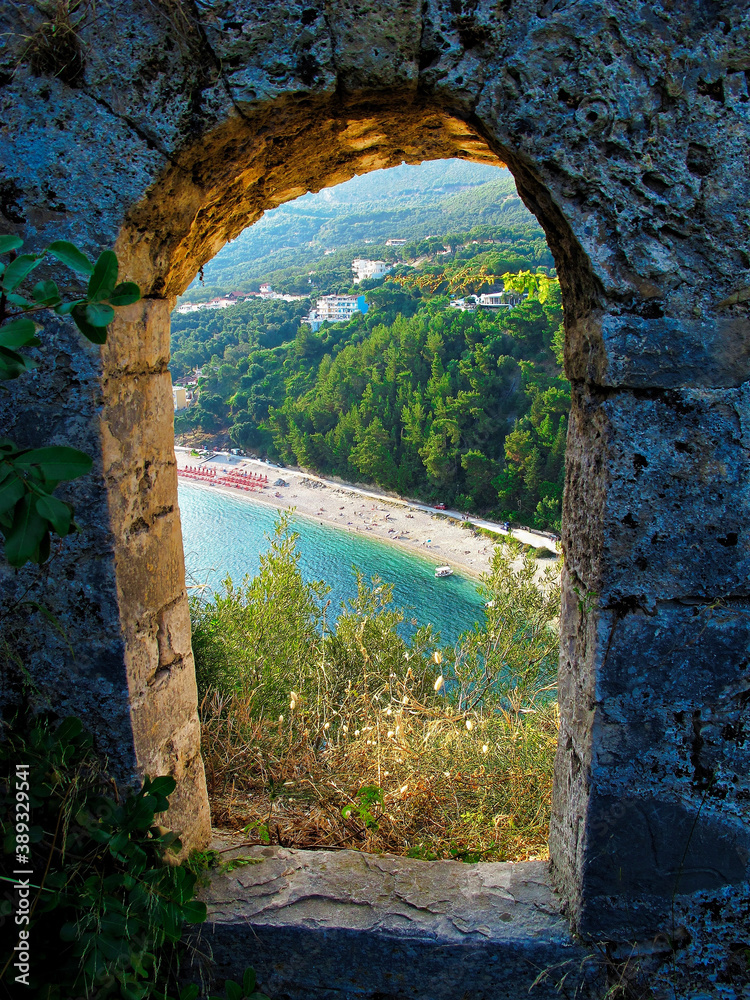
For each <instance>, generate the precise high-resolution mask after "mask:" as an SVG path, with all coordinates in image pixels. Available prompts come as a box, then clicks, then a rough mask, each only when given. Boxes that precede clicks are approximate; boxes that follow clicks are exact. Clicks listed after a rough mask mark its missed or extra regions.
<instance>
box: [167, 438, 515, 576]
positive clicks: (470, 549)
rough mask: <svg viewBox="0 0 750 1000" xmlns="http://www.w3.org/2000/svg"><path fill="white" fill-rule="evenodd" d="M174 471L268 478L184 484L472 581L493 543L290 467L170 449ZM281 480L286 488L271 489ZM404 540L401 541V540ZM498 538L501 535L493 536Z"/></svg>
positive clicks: (417, 510) (402, 504) (441, 519)
mask: <svg viewBox="0 0 750 1000" xmlns="http://www.w3.org/2000/svg"><path fill="white" fill-rule="evenodd" d="M175 458H176V461H177V468H178V470H182V469H184V468H185V467H186V466H188V465H190V466H198V467H199V468H206V469H216V471H217V474H222V473H225V472H230V471H231V472H238V471H244V472H248V473H253V474H254V475H259V474H260V475H265V476H268V485H267V486H266V487H265V488H264V489H256V490H253V491H252V492H250V493H245V492H244V491H241V490H238V489H236V488H235V487H232V486H223V485H220V484H216V485H211V484H209V483H208V482H206V481H201V480H200V479H188V480H185V481H187V482H189V483H191V484H192V485H196V486H201V487H203V488H204V489H210V490H213V491H219V492H222V493H225V494H226V495H227V496H233V497H237V498H239V499H242V500H245V499H249V500H252V501H254V502H257V503H262V504H264V505H266V506H270V507H275V508H276V509H277V510H290V509H291V508H295V511H294V513H295V515H299V516H301V517H305V518H307V519H308V520H311V521H314V522H316V523H318V524H327V525H329V526H330V527H333V528H337V529H339V530H342V531H348V532H349V533H351V534H360V535H363V536H365V537H369V538H373V539H376V540H378V541H382V542H386V543H388V544H389V545H395V546H397V547H399V548H401V549H403V550H404V551H408V552H410V553H411V554H413V555H417V556H420V557H421V558H422V559H424V560H425V561H426V562H429V563H432V564H433V566H434V567H437V566H445V565H448V566H451V568H452V569H453V570H454V571H455V570H458V571H459V572H460V573H461V574H463V575H465V576H469V577H471V578H472V579H473V580H475V581H478V580H479V578H480V577H481V575H482V574H483V573H485V572H487V571H488V570H489V568H490V560H491V557H492V550H493V547H494V542H493V540H492V539H491V538H488V537H487V536H485V535H479V534H475V533H474V532H473V531H470V530H467V529H466V528H462V527H460V525H459V524H458V522H457V521H455V520H454V519H452V518H450V517H446V516H441V515H442V513H443V512H442V511H441V512H437V511H432V512H430V510H429V508H426V509H425V508H423V507H422V506H421V505H416V504H411V503H409V502H408V501H405V500H401V499H395V498H390V497H385V496H380V495H377V494H374V493H370V492H369V491H365V490H360V489H359V488H357V487H348V486H344V485H343V484H340V483H335V482H332V481H322V480H321V479H320V478H319V477H316V476H311V475H307V474H306V473H302V472H298V471H296V470H292V469H279V468H276V467H274V466H271V465H269V464H268V463H266V462H262V461H260V460H259V459H249V458H242V457H240V456H234V455H232V456H226V455H224V454H214V455H213V456H211V457H210V458H200V459H199V458H196V457H195V456H191V454H190V451H189V449H186V448H175ZM278 479H281V480H283V482H284V483H286V484H287V485H285V486H281V485H279V486H277V485H274V483H275V481H276V480H278ZM404 536H406V537H404ZM499 537H501V533H499Z"/></svg>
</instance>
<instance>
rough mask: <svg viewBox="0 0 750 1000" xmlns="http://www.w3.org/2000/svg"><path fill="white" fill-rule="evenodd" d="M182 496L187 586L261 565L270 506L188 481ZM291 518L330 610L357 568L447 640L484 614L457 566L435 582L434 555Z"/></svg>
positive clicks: (305, 567)
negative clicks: (326, 591) (322, 583)
mask: <svg viewBox="0 0 750 1000" xmlns="http://www.w3.org/2000/svg"><path fill="white" fill-rule="evenodd" d="M179 502H180V513H181V516H182V537H183V544H184V547H185V569H186V573H187V583H188V587H190V586H196V585H197V586H201V585H206V584H207V585H208V587H209V588H212V589H218V588H219V587H220V585H221V582H222V580H223V579H224V578H225V577H226V575H227V574H229V575H230V576H231V577H232V579H233V580H234V581H235V583H237V582H239V581H241V580H242V578H243V577H244V576H245V575H246V574H248V573H249V574H250V575H251V576H252V575H254V574H255V573H256V572H257V571H258V566H259V558H258V557H259V555H260V553H261V552H264V551H265V550H266V549H267V548H268V538H267V535H270V534H272V533H273V526H274V522H275V520H276V518H277V512H276V511H275V510H274V509H273V508H272V507H269V506H267V505H265V504H261V503H254V502H253V501H252V500H251V499H245V498H243V499H241V500H240V499H239V498H235V497H232V496H228V495H227V494H224V493H219V492H218V491H217V492H213V491H212V490H207V489H205V488H202V487H200V486H195V485H193V484H192V483H190V482H186V481H185V480H180V483H179ZM293 524H294V529H295V530H296V531H297V532H298V533H299V536H300V537H299V542H298V546H299V550H300V553H301V559H300V565H301V568H302V573H303V576H304V577H305V578H306V579H308V580H321V579H322V580H325V581H326V583H327V584H328V585H329V586H330V587H331V593H330V595H329V597H330V598H331V607H332V608H340V607H341V603H342V601H345V600H346V599H347V598H350V597H353V596H354V593H355V591H356V577H355V573H354V568H353V567H354V566H357V567H359V569H360V570H362V571H363V572H364V574H365V576H366V577H368V578H369V577H372V576H374V575H377V576H379V577H380V578H381V579H382V580H384V581H385V582H386V583H392V584H393V585H394V586H393V595H394V604H395V605H396V606H399V607H402V608H405V609H407V618H414V619H416V621H417V622H418V623H419V624H420V625H424V624H428V623H429V624H431V625H432V626H433V628H434V629H435V630H436V631H439V632H440V635H441V638H442V641H443V642H444V643H454V642H455V641H456V639H457V638H458V636H459V635H460V634H461V632H464V631H466V630H467V629H470V628H472V627H473V625H474V622H475V621H481V620H482V618H483V602H482V599H481V597H480V596H479V594H478V593H477V589H476V586H477V585H476V582H475V581H473V580H472V579H469V578H465V577H461V576H460V574H459V573H458V572H454V574H453V576H451V577H448V578H446V579H443V580H436V579H435V575H434V574H435V561H434V559H431V560H428V559H423V558H421V557H420V556H418V555H412V554H411V553H410V552H406V551H404V550H403V549H401V548H399V547H397V546H395V545H388V544H387V543H386V542H382V541H379V540H376V539H371V538H363V537H362V536H361V535H356V534H353V533H351V532H348V531H341V530H340V529H337V528H330V527H328V526H327V525H325V524H318V523H317V522H315V521H312V520H309V519H307V518H305V517H301V516H299V517H295V518H294V521H293Z"/></svg>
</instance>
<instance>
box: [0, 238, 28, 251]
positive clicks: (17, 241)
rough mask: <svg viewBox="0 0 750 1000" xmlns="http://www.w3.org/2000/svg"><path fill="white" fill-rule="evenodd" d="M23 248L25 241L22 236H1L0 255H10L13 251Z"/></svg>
mask: <svg viewBox="0 0 750 1000" xmlns="http://www.w3.org/2000/svg"><path fill="white" fill-rule="evenodd" d="M22 246H23V240H22V239H21V237H20V236H10V235H8V234H5V235H3V236H0V253H9V252H10V251H11V250H18V248H19V247H22Z"/></svg>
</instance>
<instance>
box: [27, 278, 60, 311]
mask: <svg viewBox="0 0 750 1000" xmlns="http://www.w3.org/2000/svg"><path fill="white" fill-rule="evenodd" d="M31 294H32V296H33V297H34V301H35V302H38V303H39V305H43V306H56V305H58V304H59V303H60V302H61V297H60V289H59V288H58V287H57V282H55V281H39V282H37V284H36V285H34V287H33V288H32V290H31Z"/></svg>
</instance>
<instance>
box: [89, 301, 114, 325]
mask: <svg viewBox="0 0 750 1000" xmlns="http://www.w3.org/2000/svg"><path fill="white" fill-rule="evenodd" d="M84 310H85V313H86V319H87V321H88V322H89V323H90V324H91V325H92V326H108V325H109V324H110V323H111V322H112V320H113V319H114V318H115V311H114V309H113V308H112V306H108V305H105V304H104V303H103V302H89V303H88V304H87V305H85V306H84Z"/></svg>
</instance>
